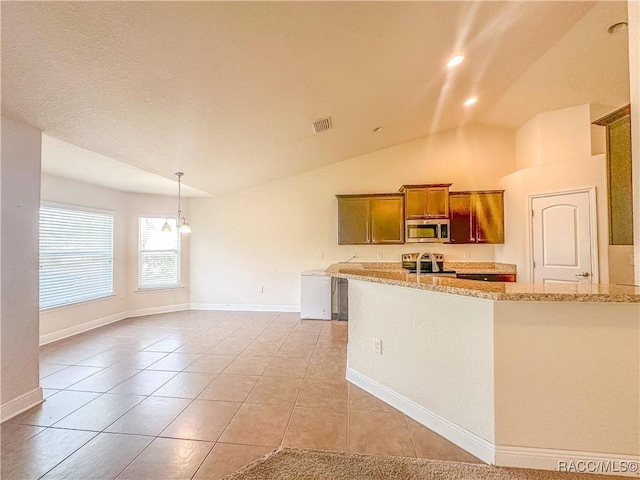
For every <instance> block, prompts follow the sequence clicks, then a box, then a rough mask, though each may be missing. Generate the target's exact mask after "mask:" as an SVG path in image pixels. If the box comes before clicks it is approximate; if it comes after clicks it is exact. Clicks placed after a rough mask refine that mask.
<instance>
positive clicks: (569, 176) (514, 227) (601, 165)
mask: <svg viewBox="0 0 640 480" xmlns="http://www.w3.org/2000/svg"><path fill="white" fill-rule="evenodd" d="M591 151H592V142H591V115H590V108H589V105H581V106H577V107H571V108H565V109H562V110H554V111H551V112H544V113H541V114H540V115H537V116H536V117H534V118H533V119H531V120H530V121H529V122H527V123H526V124H524V125H523V126H521V127H520V128H518V130H517V131H516V163H517V164H518V166H519V167H520V169H519V170H518V171H516V172H514V173H512V174H510V175H507V176H505V177H504V178H502V179H501V180H500V185H501V188H503V189H504V190H505V243H504V245H498V246H497V247H496V260H497V261H500V262H504V263H514V264H516V265H517V269H518V281H519V282H528V281H531V268H530V265H529V257H530V253H529V248H530V239H529V235H530V232H531V229H530V218H531V217H530V214H529V196H530V195H534V194H539V193H549V192H558V191H565V190H572V189H577V188H583V187H592V186H595V187H596V204H597V205H596V209H597V212H596V213H597V217H598V255H599V271H600V272H599V273H600V283H607V282H608V278H609V263H608V255H609V249H608V243H609V229H608V222H607V217H608V213H607V190H606V157H605V155H604V154H599V155H591Z"/></svg>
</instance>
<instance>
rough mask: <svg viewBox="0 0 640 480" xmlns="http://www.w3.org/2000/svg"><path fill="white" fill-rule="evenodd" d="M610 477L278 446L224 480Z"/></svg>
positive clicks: (605, 479) (552, 479) (593, 479)
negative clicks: (279, 447)
mask: <svg viewBox="0 0 640 480" xmlns="http://www.w3.org/2000/svg"><path fill="white" fill-rule="evenodd" d="M476 478H478V479H483V480H485V479H486V480H577V479H580V480H612V479H613V478H622V477H612V476H604V475H593V474H584V475H583V474H576V473H559V472H549V471H546V470H525V469H519V468H503V467H492V466H489V465H478V464H471V463H460V462H444V461H440V460H423V459H416V458H403V457H381V456H374V455H360V454H355V453H337V452H320V451H316V450H299V449H297V448H281V449H278V450H276V451H274V452H272V453H270V454H269V455H267V456H266V457H264V458H262V459H260V460H257V461H256V462H254V463H251V464H249V465H247V466H246V467H244V468H241V469H240V470H238V471H237V472H235V473H232V474H231V475H228V476H226V477H224V479H223V480H340V479H345V480H346V479H359V480H360V479H362V480H369V479H370V480H374V479H375V480H387V479H388V480H418V479H420V480H424V479H438V480H440V479H443V480H444V479H446V480H466V479H476Z"/></svg>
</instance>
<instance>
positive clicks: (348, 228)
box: [338, 197, 371, 245]
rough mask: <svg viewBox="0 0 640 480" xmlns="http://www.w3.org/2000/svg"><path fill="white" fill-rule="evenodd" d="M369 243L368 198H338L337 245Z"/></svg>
mask: <svg viewBox="0 0 640 480" xmlns="http://www.w3.org/2000/svg"><path fill="white" fill-rule="evenodd" d="M369 243H371V200H370V198H369V197H338V245H366V244H369Z"/></svg>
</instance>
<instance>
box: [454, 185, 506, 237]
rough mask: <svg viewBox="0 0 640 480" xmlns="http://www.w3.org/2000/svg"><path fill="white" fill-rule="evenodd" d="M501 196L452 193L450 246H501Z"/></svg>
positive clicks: (497, 193) (483, 193)
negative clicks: (485, 244)
mask: <svg viewBox="0 0 640 480" xmlns="http://www.w3.org/2000/svg"><path fill="white" fill-rule="evenodd" d="M503 194H504V192H503V191H501V190H488V191H478V192H452V193H451V194H450V195H449V207H450V219H451V234H450V242H451V243H504V199H503Z"/></svg>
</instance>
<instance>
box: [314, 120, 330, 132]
mask: <svg viewBox="0 0 640 480" xmlns="http://www.w3.org/2000/svg"><path fill="white" fill-rule="evenodd" d="M330 128H331V117H326V118H321V119H320V120H316V121H315V122H313V133H320V132H324V131H325V130H329V129H330Z"/></svg>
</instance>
